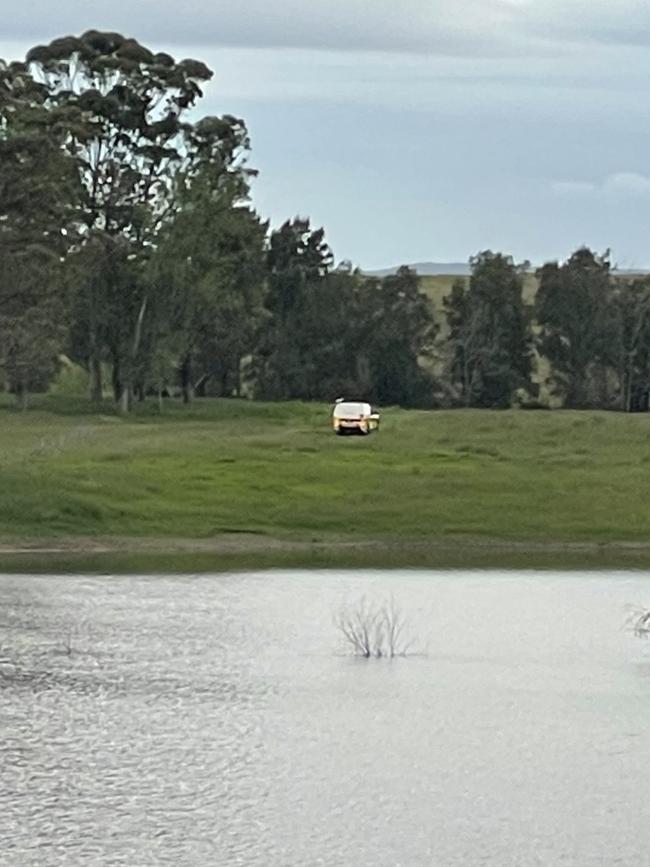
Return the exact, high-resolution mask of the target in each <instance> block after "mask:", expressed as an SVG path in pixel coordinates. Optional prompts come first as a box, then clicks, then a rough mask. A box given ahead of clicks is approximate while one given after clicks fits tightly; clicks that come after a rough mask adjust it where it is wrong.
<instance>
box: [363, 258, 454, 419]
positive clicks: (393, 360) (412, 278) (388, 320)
mask: <svg viewBox="0 0 650 867" xmlns="http://www.w3.org/2000/svg"><path fill="white" fill-rule="evenodd" d="M436 333H437V325H436V322H435V317H434V312H433V306H432V304H431V301H430V300H429V298H428V297H427V296H426V295H425V293H424V292H422V291H421V289H420V282H419V279H418V276H417V274H416V272H415V271H413V270H411V269H410V268H407V267H401V268H399V269H398V271H397V273H396V274H393V275H389V276H387V277H385V278H384V279H383V280H381V281H378V280H367V281H366V282H365V284H364V285H362V286H361V289H360V291H359V295H358V302H357V309H356V323H355V338H354V342H355V344H356V345H357V347H358V352H357V371H358V375H359V378H360V379H361V380H365V381H366V382H367V390H365V393H366V394H367V395H368V397H369V399H371V400H373V401H375V402H378V403H383V404H399V405H401V406H422V407H426V406H431V405H432V403H433V377H432V375H431V373H430V372H429V371H428V370H427V369H426V368H425V367H424V366H423V363H424V362H426V361H427V360H428V359H429V358H430V356H431V352H432V350H433V344H434V339H435V336H436Z"/></svg>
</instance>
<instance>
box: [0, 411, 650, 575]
mask: <svg viewBox="0 0 650 867" xmlns="http://www.w3.org/2000/svg"><path fill="white" fill-rule="evenodd" d="M382 423H383V426H382V430H381V432H380V433H379V435H377V436H374V437H371V438H369V439H361V438H359V439H357V438H344V439H339V438H336V437H334V436H333V435H332V434H331V432H330V430H329V428H328V407H326V406H321V405H314V404H296V403H293V404H258V403H245V402H239V401H201V402H197V403H196V405H195V406H193V407H192V408H190V409H189V410H187V409H184V408H182V407H180V406H177V405H174V406H172V405H170V406H169V407H168V408H167V409H166V410H165V412H164V413H163V414H162V415H160V414H159V413H158V412H157V410H156V409H155V408H154V407H145V408H143V409H141V410H139V411H136V413H135V414H134V415H133V416H131V417H129V418H128V419H122V418H120V417H118V416H116V415H114V414H113V413H112V411H111V410H110V409H109V408H108V407H107V408H106V411H105V412H104V413H103V414H102V413H99V414H98V413H93V412H90V408H89V407H88V406H87V404H86V403H85V401H78V402H75V401H71V400H70V399H63V398H61V399H58V400H54V399H52V398H49V399H47V398H45V399H40V400H39V401H38V402H37V404H36V406H35V407H34V408H33V409H31V410H30V411H29V412H27V413H21V412H18V411H16V410H14V409H13V407H12V405H11V403H10V402H9V401H6V402H5V403H4V404H0V480H1V485H0V542H1V543H2V544H1V545H0V568H5V569H7V568H11V569H14V568H18V569H40V568H48V569H51V568H60V569H62V570H68V569H79V570H83V569H91V568H92V569H93V570H95V569H100V570H103V569H104V568H107V569H115V570H116V571H120V570H127V571H128V570H130V569H149V568H150V569H152V570H154V569H169V570H171V571H174V570H176V569H190V570H192V569H197V570H203V569H213V568H228V569H230V568H251V567H253V568H262V567H267V566H300V565H309V566H345V565H350V566H357V565H358V566H374V565H377V566H381V565H391V566H398V565H404V566H428V565H432V566H446V565H449V566H453V565H458V566H480V565H495V566H496V565H513V566H522V565H532V566H542V567H543V566H546V565H549V566H550V565H555V566H561V565H567V566H578V567H579V566H597V565H603V566H608V567H615V566H616V565H639V566H645V565H647V564H648V563H650V497H649V493H650V485H649V483H648V472H649V471H650V418H646V417H644V416H623V415H616V414H605V413H571V412H501V413H492V412H480V411H464V412H432V413H427V412H414V411H404V410H396V409H395V410H390V409H389V410H385V411H384V413H383V418H382Z"/></svg>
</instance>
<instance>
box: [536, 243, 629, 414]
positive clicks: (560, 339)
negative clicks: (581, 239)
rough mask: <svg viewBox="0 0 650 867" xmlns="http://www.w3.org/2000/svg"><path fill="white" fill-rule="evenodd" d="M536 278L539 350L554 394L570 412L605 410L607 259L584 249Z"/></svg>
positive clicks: (608, 359) (552, 264) (610, 324)
mask: <svg viewBox="0 0 650 867" xmlns="http://www.w3.org/2000/svg"><path fill="white" fill-rule="evenodd" d="M537 277H538V280H539V289H538V290H537V296H536V298H535V316H536V319H537V323H538V325H539V337H538V348H539V352H540V354H541V355H543V356H545V357H546V358H548V360H549V361H550V363H551V367H552V374H551V379H552V382H553V384H554V388H555V391H556V393H557V394H560V395H561V396H562V397H563V399H564V404H565V406H568V407H575V408H579V407H585V406H589V405H590V404H593V403H601V404H602V402H604V401H606V381H605V373H606V368H607V366H608V365H609V364H610V363H611V361H612V359H611V346H612V328H613V322H612V317H611V308H610V300H611V294H612V281H611V276H610V262H609V258H608V254H607V253H606V254H604V255H603V256H599V255H597V254H595V253H593V252H592V251H591V250H589V249H588V248H586V247H581V248H580V249H579V250H576V252H575V253H573V254H572V256H571V257H570V258H569V259H568V260H567V261H566V262H565V263H564V264H562V265H560V264H558V263H557V262H549V263H547V264H545V265H544V266H543V267H542V268H540V269H539V270H538V272H537ZM595 392H597V394H595Z"/></svg>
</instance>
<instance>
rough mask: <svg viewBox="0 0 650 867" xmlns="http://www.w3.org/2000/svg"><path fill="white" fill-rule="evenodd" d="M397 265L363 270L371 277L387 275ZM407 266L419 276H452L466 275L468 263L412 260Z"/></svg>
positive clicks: (394, 270) (395, 270)
mask: <svg viewBox="0 0 650 867" xmlns="http://www.w3.org/2000/svg"><path fill="white" fill-rule="evenodd" d="M398 267H399V266H395V267H394V268H380V269H379V270H378V271H364V274H368V275H369V276H371V277H387V276H388V275H389V274H395V273H397V269H398ZM408 267H409V268H412V269H413V271H417V272H418V274H419V275H420V276H421V277H437V276H439V275H441V274H444V275H445V276H449V275H452V276H454V277H458V276H460V277H466V276H467V275H468V274H469V264H468V263H467V262H414V263H411V264H409V266H408Z"/></svg>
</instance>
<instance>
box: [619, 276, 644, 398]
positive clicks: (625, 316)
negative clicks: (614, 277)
mask: <svg viewBox="0 0 650 867" xmlns="http://www.w3.org/2000/svg"><path fill="white" fill-rule="evenodd" d="M611 314H612V335H613V340H612V361H613V366H614V368H615V370H616V372H617V374H618V384H619V395H618V406H619V408H620V409H622V410H624V411H625V412H638V411H647V410H648V409H649V408H650V277H648V276H643V277H638V278H636V279H634V280H626V279H621V280H619V281H617V283H616V284H615V285H614V288H613V299H612V302H611Z"/></svg>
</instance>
